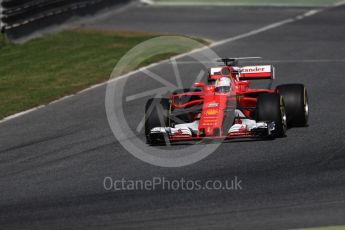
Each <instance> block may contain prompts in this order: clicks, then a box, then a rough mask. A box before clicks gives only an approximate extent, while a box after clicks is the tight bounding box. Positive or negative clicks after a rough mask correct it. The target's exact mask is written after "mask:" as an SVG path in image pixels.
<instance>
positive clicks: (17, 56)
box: [0, 29, 197, 119]
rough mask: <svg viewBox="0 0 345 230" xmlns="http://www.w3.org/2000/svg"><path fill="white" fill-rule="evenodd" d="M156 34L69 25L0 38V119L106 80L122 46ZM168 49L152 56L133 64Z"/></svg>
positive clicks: (166, 56) (153, 59) (127, 46)
mask: <svg viewBox="0 0 345 230" xmlns="http://www.w3.org/2000/svg"><path fill="white" fill-rule="evenodd" d="M157 36H159V35H157V34H146V33H128V32H111V31H95V30H93V31H90V30H80V29H78V30H77V29H74V30H68V31H64V32H61V33H58V34H53V35H48V36H45V37H42V38H37V39H34V40H31V41H29V42H27V43H25V44H20V45H18V44H11V43H9V42H7V41H6V40H5V39H4V38H0V119H1V118H4V117H6V116H8V115H11V114H14V113H17V112H20V111H23V110H27V109H30V108H32V107H35V106H38V105H42V104H47V103H49V102H51V101H53V100H55V99H58V98H61V97H63V96H65V95H69V94H72V93H76V92H78V91H80V90H82V89H85V88H87V87H89V86H91V85H93V84H96V83H100V82H104V81H106V80H108V79H109V76H110V74H111V72H112V70H113V68H114V66H115V65H116V63H117V62H118V60H119V59H120V58H121V57H122V56H123V55H124V54H126V52H127V51H128V50H130V49H131V48H133V47H134V46H135V45H137V44H139V43H141V42H143V41H146V40H148V39H151V38H153V37H157ZM193 48H197V47H189V48H188V49H187V48H186V50H177V52H176V53H181V52H186V51H189V50H191V49H193ZM173 54H175V53H169V54H165V55H160V56H156V57H152V58H150V59H149V60H146V61H145V63H141V64H139V66H136V67H134V68H138V67H140V66H143V65H147V64H150V63H153V62H156V61H158V60H162V59H166V58H168V57H170V56H172V55H173Z"/></svg>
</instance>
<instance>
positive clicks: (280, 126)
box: [256, 93, 287, 137]
mask: <svg viewBox="0 0 345 230" xmlns="http://www.w3.org/2000/svg"><path fill="white" fill-rule="evenodd" d="M256 114H257V121H273V122H274V124H275V130H274V131H273V135H274V136H275V137H284V136H285V135H286V129H287V124H286V113H285V105H284V99H283V97H282V96H280V95H279V94H276V93H267V94H260V95H259V96H258V98H257V107H256Z"/></svg>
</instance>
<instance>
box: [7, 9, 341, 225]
mask: <svg viewBox="0 0 345 230" xmlns="http://www.w3.org/2000/svg"><path fill="white" fill-rule="evenodd" d="M203 9H204V8H200V9H199V8H188V9H179V8H169V11H176V12H181V11H187V10H191V11H193V12H194V13H195V12H198V10H200V12H203ZM212 9H213V11H212ZM212 9H208V10H209V12H210V13H211V12H214V13H213V16H212V17H214V18H216V16H217V15H218V12H219V11H222V10H224V8H221V9H220V8H212ZM235 9H236V8H235ZM150 10H152V12H153V13H154V12H158V13H159V12H160V11H159V10H157V8H152V9H150V8H146V11H150ZM257 10H258V11H256V10H255V8H251V9H250V11H253V12H256V16H257V18H258V20H253V19H252V18H251V19H250V18H249V17H244V15H243V14H244V12H246V10H245V9H242V8H241V9H239V11H238V13H239V16H238V17H240V16H241V17H242V18H243V20H244V21H246V19H248V21H246V22H248V23H245V24H246V25H245V26H241V25H240V26H239V28H238V30H237V28H236V23H234V24H232V25H231V26H229V27H228V24H229V23H228V22H226V20H223V18H222V19H218V20H217V24H218V23H219V24H220V25H221V23H224V26H227V27H225V28H223V29H222V30H220V29H215V28H204V31H203V33H204V35H205V36H206V35H207V33H208V31H210V32H211V34H210V35H209V36H208V37H209V38H211V39H216V38H221V37H224V38H226V37H227V36H231V34H232V33H233V34H234V35H236V34H239V33H241V32H243V31H246V30H247V29H248V30H251V29H255V28H256V27H260V26H261V23H262V24H265V23H266V22H267V23H268V24H270V23H272V22H275V21H279V20H280V19H282V18H285V17H286V18H289V17H294V16H295V15H297V14H300V13H301V10H302V11H303V9H288V8H285V9H283V10H282V11H278V9H277V8H275V9H274V10H272V9H271V8H268V9H267V10H268V13H267V12H266V10H265V9H262V8H259V9H257ZM229 11H230V12H231V14H230V15H236V13H237V10H234V9H230V8H229ZM344 12H345V7H338V8H334V9H329V10H326V11H324V12H322V13H320V14H317V15H313V16H311V17H308V18H305V19H303V20H300V21H296V22H293V23H290V24H286V25H283V26H281V27H277V28H274V29H272V30H269V31H266V32H263V33H260V34H257V35H254V36H251V37H247V38H244V39H241V40H238V41H235V42H232V43H226V44H224V45H221V46H218V47H215V48H214V50H215V51H216V52H217V53H218V54H219V55H220V56H229V55H231V56H263V57H265V59H267V60H274V61H275V62H274V64H275V66H276V68H277V75H278V79H277V81H276V84H280V83H290V82H300V83H304V84H305V85H306V86H307V87H308V90H309V95H310V113H311V117H310V126H309V127H307V128H298V129H291V130H289V131H288V136H287V137H286V138H282V139H275V140H271V141H254V142H232V143H224V144H222V145H221V146H220V147H219V148H218V149H217V151H215V152H214V153H213V154H212V155H210V156H209V157H207V158H206V159H204V160H202V161H201V162H198V163H196V164H193V165H190V166H186V167H182V168H161V167H156V166H152V165H149V164H147V163H144V162H142V161H140V160H138V159H136V158H134V157H133V156H132V155H130V154H129V153H128V152H127V151H125V150H124V149H123V147H122V146H121V145H120V143H119V142H118V141H117V140H116V139H115V138H114V136H113V134H112V133H111V131H110V128H109V125H108V122H107V118H106V114H105V108H104V95H105V87H104V86H103V87H98V88H95V89H93V90H90V91H87V92H84V93H82V94H79V95H77V96H74V97H71V98H68V99H66V100H63V101H61V102H58V103H54V104H52V105H49V106H47V107H45V108H43V109H39V110H36V111H34V112H32V113H29V114H26V115H24V116H21V117H18V118H15V119H12V120H9V121H7V122H4V123H1V124H0V129H1V132H0V144H1V145H0V185H1V196H0V207H1V208H0V228H1V229H286V228H301V227H312V226H328V225H343V224H345V193H344V191H345V185H344V184H345V183H344V182H345V170H344V167H345V156H344V154H345V148H344V144H345V139H344V135H345V118H344V113H345V107H344V101H345V94H344V88H345V81H344V71H343V70H344V64H345V63H344V59H345V56H344V55H345V46H344V41H345V27H344V22H345V16H344ZM272 14H275V16H272ZM181 15H182V14H181ZM246 15H248V14H246ZM234 17H235V16H234ZM235 18H236V17H235ZM180 20H182V16H181V18H180ZM147 25H148V24H147ZM185 26H186V27H188V20H187V22H186V25H185ZM148 27H149V26H148ZM167 27H168V26H167ZM213 29H214V30H217V33H224V36H222V34H220V35H219V34H218V35H217V36H215V35H214V33H215V31H212V30H213ZM190 30H193V26H190V27H189V28H188V31H190ZM196 30H200V28H196ZM229 30H233V31H231V32H229ZM172 31H173V30H172ZM183 32H184V31H182V30H181V33H183ZM193 34H194V33H193ZM195 34H201V32H200V31H199V32H198V31H196V32H195ZM181 69H183V72H184V73H189V74H196V73H198V72H199V70H195V69H194V68H193V66H191V65H182V67H181ZM151 71H153V72H157V73H159V72H164V73H165V75H164V76H165V77H166V79H172V78H173V76H172V71H167V68H166V66H162V65H159V66H156V67H154V68H153V69H152V70H151ZM132 77H133V78H136V77H138V76H132ZM141 77H143V78H144V77H145V81H141V82H140V84H137V82H135V81H134V82H132V83H130V84H129V85H128V87H127V88H128V90H127V91H126V93H128V95H131V94H133V93H134V92H139V91H145V90H149V89H152V88H154V87H155V85H154V84H152V82H150V79H149V78H148V77H147V76H145V75H141ZM146 80H147V81H146ZM125 110H126V111H128V119H129V120H132V121H133V122H134V121H137V120H138V119H139V118H138V114H140V115H141V114H142V113H143V101H140V100H139V101H137V102H136V103H132V104H131V106H129V107H128V108H125ZM166 148H168V147H166ZM173 148H174V147H173ZM106 176H111V177H113V178H116V179H121V178H122V177H125V178H127V179H150V178H152V177H157V176H160V177H163V176H164V177H166V178H168V179H170V180H173V179H181V178H182V177H183V178H185V179H196V180H206V179H214V180H215V179H218V180H226V179H231V178H233V177H234V176H237V177H238V178H239V179H241V180H242V186H243V189H242V190H238V191H206V190H203V191H182V190H178V191H163V190H156V191H120V192H119V191H118V192H114V191H106V190H105V189H104V188H103V180H104V178H105V177H106Z"/></svg>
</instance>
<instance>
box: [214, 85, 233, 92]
mask: <svg viewBox="0 0 345 230" xmlns="http://www.w3.org/2000/svg"><path fill="white" fill-rule="evenodd" d="M215 90H216V92H217V93H228V92H230V86H219V87H216V89H215Z"/></svg>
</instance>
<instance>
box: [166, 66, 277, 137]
mask: <svg viewBox="0 0 345 230" xmlns="http://www.w3.org/2000/svg"><path fill="white" fill-rule="evenodd" d="M268 67H270V68H268ZM265 68H266V69H265ZM217 69H219V70H220V71H219V72H211V71H210V74H209V82H212V81H215V80H217V79H219V78H221V77H228V78H230V79H231V82H232V89H231V91H230V92H228V93H217V92H215V86H214V85H213V84H212V83H210V84H204V83H196V84H195V85H194V86H195V87H196V88H199V89H201V91H200V92H186V93H181V94H175V95H172V98H171V99H172V100H171V110H174V109H186V110H187V109H189V108H192V107H194V106H197V105H200V106H202V109H201V111H200V113H198V114H200V122H199V127H198V132H197V135H196V136H195V137H190V136H189V135H183V134H180V135H179V134H174V135H171V136H170V140H171V141H181V140H191V139H192V140H198V139H204V138H211V139H217V138H219V139H224V138H239V137H251V136H253V135H252V133H250V132H248V131H247V130H246V129H243V130H240V131H239V132H236V133H229V134H226V135H224V134H222V131H221V130H222V124H223V120H224V115H225V114H224V111H225V110H226V109H229V105H230V107H231V105H236V108H237V109H239V110H241V111H242V112H243V114H244V115H245V117H246V118H248V119H253V118H252V117H251V116H252V114H253V112H255V109H256V102H257V97H258V95H259V94H261V93H272V92H274V90H272V89H251V88H249V85H250V83H251V80H257V79H273V78H274V68H273V66H254V67H242V68H239V67H236V70H235V69H234V67H231V66H223V67H218V68H217ZM265 70H270V71H265ZM182 97H188V98H191V100H189V101H186V102H183V103H181V98H182ZM232 109H235V107H232ZM194 115H195V116H196V115H197V114H194ZM254 119H255V118H254ZM236 122H241V120H240V119H235V123H236Z"/></svg>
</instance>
